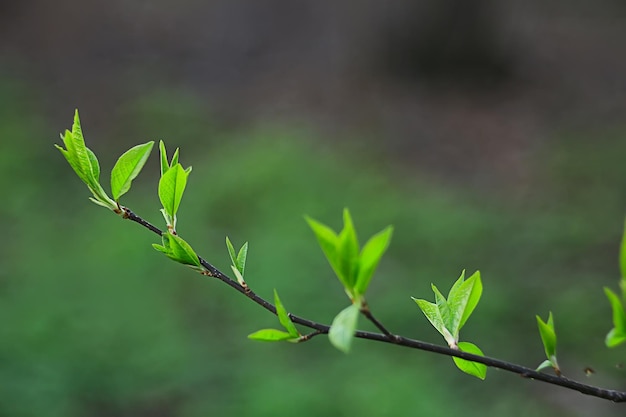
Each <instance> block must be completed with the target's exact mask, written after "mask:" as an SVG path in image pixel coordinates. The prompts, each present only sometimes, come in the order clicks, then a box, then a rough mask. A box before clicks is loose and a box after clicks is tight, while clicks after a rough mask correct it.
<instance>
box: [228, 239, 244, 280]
mask: <svg viewBox="0 0 626 417" xmlns="http://www.w3.org/2000/svg"><path fill="white" fill-rule="evenodd" d="M226 248H228V255H229V256H230V260H231V262H232V263H233V267H234V268H235V269H237V271H238V272H239V275H241V277H242V279H243V275H244V273H245V270H246V258H247V256H248V242H246V243H244V244H243V246H242V247H241V249H239V253H238V254H236V252H235V247H234V246H233V244H232V242H231V241H230V239H229V238H228V236H226Z"/></svg>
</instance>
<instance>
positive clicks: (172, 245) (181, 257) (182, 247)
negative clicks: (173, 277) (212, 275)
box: [152, 232, 203, 270]
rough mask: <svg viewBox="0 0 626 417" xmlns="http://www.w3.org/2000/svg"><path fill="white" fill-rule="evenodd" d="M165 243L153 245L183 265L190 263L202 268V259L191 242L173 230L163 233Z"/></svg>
mask: <svg viewBox="0 0 626 417" xmlns="http://www.w3.org/2000/svg"><path fill="white" fill-rule="evenodd" d="M161 239H162V241H163V245H157V244H156V243H153V244H152V247H153V248H154V249H156V250H157V251H159V252H162V253H164V254H165V255H166V256H167V257H168V258H170V259H172V260H173V261H176V262H179V263H181V264H183V265H189V266H192V267H195V268H197V269H199V270H202V269H203V268H202V265H201V264H200V259H198V255H196V252H194V250H193V248H192V247H191V246H190V245H189V243H187V242H185V241H184V240H183V238H181V237H180V236H178V235H175V234H173V233H171V232H166V233H163V235H162V236H161Z"/></svg>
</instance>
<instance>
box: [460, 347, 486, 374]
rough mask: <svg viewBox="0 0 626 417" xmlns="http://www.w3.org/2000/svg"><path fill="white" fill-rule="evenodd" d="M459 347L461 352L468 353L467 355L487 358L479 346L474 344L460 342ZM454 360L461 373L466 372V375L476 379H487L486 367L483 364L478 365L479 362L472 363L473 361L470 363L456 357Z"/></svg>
mask: <svg viewBox="0 0 626 417" xmlns="http://www.w3.org/2000/svg"><path fill="white" fill-rule="evenodd" d="M458 346H459V350H460V351H461V352H467V353H473V354H474V355H480V356H485V355H484V354H483V352H482V350H480V349H479V348H478V346H476V345H475V344H473V343H469V342H459V344H458ZM452 359H453V360H454V364H455V365H456V366H457V368H459V369H460V370H461V371H463V372H465V373H466V374H470V375H472V376H475V377H476V378H480V379H483V380H484V379H485V378H486V376H487V366H486V365H484V364H482V363H477V362H472V361H468V360H465V359H461V358H457V357H456V356H453V357H452Z"/></svg>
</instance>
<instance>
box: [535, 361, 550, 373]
mask: <svg viewBox="0 0 626 417" xmlns="http://www.w3.org/2000/svg"><path fill="white" fill-rule="evenodd" d="M546 368H554V364H553V363H552V361H551V360H550V359H546V360H545V361H543V362H541V363H540V364H539V366H538V367H537V369H535V370H536V371H537V372H539V371H541V370H542V369H546Z"/></svg>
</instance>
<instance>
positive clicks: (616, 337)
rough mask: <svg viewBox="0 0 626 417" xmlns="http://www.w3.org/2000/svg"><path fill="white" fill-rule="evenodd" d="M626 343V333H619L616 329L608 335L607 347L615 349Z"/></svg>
mask: <svg viewBox="0 0 626 417" xmlns="http://www.w3.org/2000/svg"><path fill="white" fill-rule="evenodd" d="M624 342H626V333H623V332H620V331H618V330H617V329H616V328H613V329H611V331H610V332H609V333H608V334H607V335H606V340H605V343H606V346H607V347H610V348H613V347H616V346H618V345H621V344H622V343H624Z"/></svg>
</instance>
